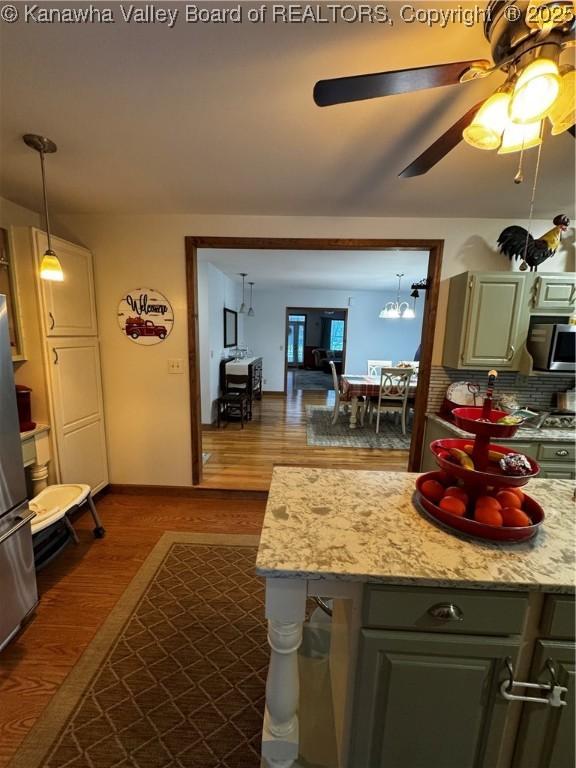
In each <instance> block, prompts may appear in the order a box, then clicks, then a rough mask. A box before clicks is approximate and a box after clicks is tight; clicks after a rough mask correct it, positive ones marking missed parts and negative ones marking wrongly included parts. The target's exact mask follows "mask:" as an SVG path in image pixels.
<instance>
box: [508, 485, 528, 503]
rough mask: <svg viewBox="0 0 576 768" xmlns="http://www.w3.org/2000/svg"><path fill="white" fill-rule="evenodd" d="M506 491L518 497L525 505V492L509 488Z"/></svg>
mask: <svg viewBox="0 0 576 768" xmlns="http://www.w3.org/2000/svg"><path fill="white" fill-rule="evenodd" d="M506 490H507V491H510V493H513V494H515V495H516V496H518V498H519V499H520V503H521V504H523V503H524V491H523V490H522V489H521V488H507V489H506Z"/></svg>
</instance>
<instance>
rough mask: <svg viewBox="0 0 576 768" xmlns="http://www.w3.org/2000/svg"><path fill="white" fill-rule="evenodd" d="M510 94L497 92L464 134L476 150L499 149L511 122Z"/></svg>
mask: <svg viewBox="0 0 576 768" xmlns="http://www.w3.org/2000/svg"><path fill="white" fill-rule="evenodd" d="M509 109H510V94H509V93H507V92H506V91H497V92H496V93H493V94H492V96H490V98H488V99H486V101H485V102H484V104H482V106H481V107H480V109H479V110H478V112H477V113H476V117H475V118H474V120H473V121H472V122H471V123H470V125H469V126H468V127H467V128H465V129H464V131H463V132H462V137H463V138H464V141H466V142H467V143H468V144H470V145H471V146H472V147H476V149H498V147H499V146H500V141H501V140H502V134H503V132H504V129H505V128H506V125H507V124H508V122H509V117H508V110H509Z"/></svg>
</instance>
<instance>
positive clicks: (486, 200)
mask: <svg viewBox="0 0 576 768" xmlns="http://www.w3.org/2000/svg"><path fill="white" fill-rule="evenodd" d="M17 5H18V6H19V7H20V10H21V15H22V13H23V9H24V7H25V5H24V3H17ZM93 5H94V6H96V7H109V8H114V10H115V14H116V22H115V23H114V24H106V25H104V24H96V23H92V24H57V23H53V24H40V23H32V22H28V23H24V22H23V21H19V22H17V23H14V24H5V23H3V24H0V29H1V32H0V34H1V41H0V43H1V45H0V49H1V53H0V57H1V58H0V70H1V72H0V77H1V89H2V91H1V93H2V109H1V116H0V119H1V125H0V129H1V130H0V141H1V145H0V146H1V150H2V163H1V167H0V193H1V194H3V195H4V196H6V197H8V198H9V199H12V200H14V201H15V202H18V203H21V204H23V205H26V206H29V207H32V208H36V209H37V208H38V205H39V195H40V188H39V168H38V159H37V157H35V156H34V154H33V153H32V151H31V150H30V149H28V148H27V147H25V146H24V145H23V144H22V142H21V138H20V137H21V135H22V134H23V133H26V132H38V133H44V134H45V135H47V136H49V137H50V138H52V139H53V140H54V141H56V143H57V144H58V145H59V151H58V154H57V155H56V156H52V157H49V158H48V163H47V164H48V174H49V190H50V197H51V201H52V207H53V209H54V211H56V212H85V213H93V212H113V213H121V212H139V213H147V212H158V213H161V212H172V213H176V212H185V213H222V214H260V215H266V214H268V215H274V214H279V215H328V216H331V215H339V216H341V215H349V216H362V215H365V216H410V217H411V216H428V217H442V216H445V217H469V216H471V217H474V216H477V217H506V218H512V219H513V218H514V217H521V218H526V217H527V213H528V206H529V199H530V186H531V184H530V179H531V176H532V170H531V168H533V165H534V162H535V158H536V154H535V151H534V150H532V151H531V152H529V153H527V158H526V161H527V165H528V166H529V167H530V170H529V171H528V172H527V173H526V176H527V182H526V183H525V184H523V185H521V186H515V185H514V184H513V183H512V178H513V176H514V173H515V171H516V163H517V159H518V158H517V156H505V157H499V156H497V155H496V154H494V153H487V152H481V151H479V150H475V149H472V148H471V147H468V146H467V145H465V144H464V143H462V144H461V145H460V146H459V147H458V148H457V149H456V150H454V151H453V152H452V153H451V154H450V156H449V157H447V158H445V159H444V160H443V161H442V162H441V164H440V165H438V166H437V167H436V168H435V169H433V170H432V171H431V172H430V173H429V174H428V175H427V176H424V177H418V178H413V179H398V178H397V174H398V173H399V172H400V171H401V170H402V169H403V168H404V167H405V166H406V165H407V164H408V163H410V162H411V161H412V160H413V159H414V158H415V157H416V156H417V155H418V154H420V153H421V152H422V151H423V150H424V149H425V148H426V147H427V146H428V145H429V144H430V143H431V142H432V141H433V140H434V139H436V138H437V137H438V136H439V135H440V134H441V133H442V132H443V131H444V130H446V129H447V128H448V127H449V126H450V125H451V124H452V123H453V122H455V121H456V119H458V118H459V117H461V116H462V115H463V114H464V113H465V112H466V111H467V110H468V108H469V107H470V106H471V105H472V104H474V103H475V102H476V101H478V100H479V99H480V98H482V97H484V96H486V95H488V94H489V93H491V92H492V91H493V90H494V89H495V88H496V87H497V86H498V85H499V84H500V82H501V80H502V76H501V75H500V74H496V75H494V76H492V77H491V78H488V79H486V80H484V81H479V82H475V83H470V84H467V85H462V86H450V87H448V88H443V89H435V90H430V91H420V92H418V93H415V94H404V95H398V96H393V97H389V98H387V99H375V100H371V101H366V102H358V103H355V104H348V105H341V106H336V107H329V108H325V109H319V108H318V107H316V106H315V105H314V103H313V100H312V88H313V85H314V82H315V81H316V80H318V79H320V78H329V77H336V76H341V75H350V74H358V73H365V72H374V71H382V70H386V69H399V68H402V67H409V66H424V65H427V64H433V63H440V62H445V61H458V60H465V59H469V58H474V57H489V47H488V44H487V42H486V41H485V40H484V37H483V33H482V28H481V24H478V25H476V26H474V27H465V26H463V25H462V24H448V25H447V26H445V27H444V28H443V27H442V26H441V25H436V26H433V27H431V28H429V27H426V26H424V25H419V24H408V23H403V22H401V21H400V20H399V19H398V12H399V8H400V7H401V4H400V3H389V4H388V5H389V8H390V11H391V14H392V16H393V18H394V19H395V23H394V25H393V26H389V25H386V24H384V25H382V24H368V23H362V24H361V23H354V24H348V23H344V22H339V23H336V24H334V23H321V24H320V23H316V24H313V23H306V24H299V23H292V24H288V23H276V24H273V23H271V22H268V23H265V24H257V23H254V24H250V23H247V22H245V23H242V24H231V23H228V24H191V23H186V22H185V21H184V18H183V15H184V3H177V2H174V3H161V4H157V7H158V6H161V5H165V6H168V7H171V8H174V7H178V8H179V9H180V12H181V16H180V18H179V19H178V21H177V22H176V25H175V26H174V28H172V29H169V28H167V27H166V26H162V25H160V24H135V23H131V24H128V23H124V22H123V21H122V20H121V16H120V5H119V4H118V3H114V2H108V3H96V4H93ZM125 5H127V4H125ZM138 5H142V4H140V3H139V4H138ZM209 5H211V6H212V7H218V6H220V7H221V4H219V3H211V4H209ZM228 5H230V4H228ZM250 5H257V6H260V5H261V3H260V2H258V3H242V7H243V9H244V11H247V8H248V7H249V6H250ZM318 5H319V6H321V5H323V4H321V3H319V4H318ZM415 5H426V4H422V3H415ZM427 5H428V6H430V4H429V3H428V4H427ZM462 5H465V3H462ZM470 5H471V7H473V6H474V5H476V3H474V4H470ZM39 6H41V7H47V8H49V7H52V8H54V7H58V6H65V7H73V6H84V7H87V6H88V4H87V3H72V2H67V3H39ZM441 6H444V7H447V6H454V3H452V4H450V3H436V4H434V7H441ZM575 144H576V142H574V140H573V139H572V137H571V136H570V135H569V134H563V135H561V136H558V137H555V138H553V139H551V140H550V141H548V142H546V144H545V146H544V149H543V154H542V171H541V181H540V186H539V190H538V194H537V199H536V208H535V215H536V216H538V217H541V218H551V217H552V216H553V215H555V214H556V213H558V212H561V211H566V212H568V214H570V211H571V210H572V208H573V207H574V184H573V168H574V157H575V154H574V152H575Z"/></svg>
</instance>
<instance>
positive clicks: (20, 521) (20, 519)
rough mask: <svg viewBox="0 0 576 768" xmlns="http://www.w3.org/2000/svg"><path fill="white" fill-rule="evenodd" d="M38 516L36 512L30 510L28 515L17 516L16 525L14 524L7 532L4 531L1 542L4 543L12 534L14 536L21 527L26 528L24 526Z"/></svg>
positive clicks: (0, 537) (0, 538)
mask: <svg viewBox="0 0 576 768" xmlns="http://www.w3.org/2000/svg"><path fill="white" fill-rule="evenodd" d="M35 517H36V512H30V514H29V515H26V517H20V516H18V517H16V518H15V519H16V521H17V522H16V525H14V526H12V528H10V529H9V530H8V531H6V533H3V534H2V536H0V544H3V543H4V542H5V541H6V539H9V538H10V537H11V536H13V535H14V534H15V533H16V532H17V531H19V530H20V528H24V526H25V525H26V524H27V523H29V522H30V521H31V520H33V519H34V518H35Z"/></svg>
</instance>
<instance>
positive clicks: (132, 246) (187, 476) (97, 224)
mask: <svg viewBox="0 0 576 768" xmlns="http://www.w3.org/2000/svg"><path fill="white" fill-rule="evenodd" d="M513 192H515V189H512V187H511V193H513ZM470 210H474V201H473V200H471V201H470ZM56 223H57V224H58V225H59V226H58V229H59V232H60V233H63V236H64V237H66V236H68V237H69V238H70V239H73V240H76V241H79V242H81V243H83V244H84V245H85V246H87V247H88V248H90V249H91V250H92V251H93V252H94V255H95V270H96V293H97V304H98V320H99V326H100V338H101V342H102V348H101V349H102V371H103V380H104V400H105V410H106V424H107V432H108V446H109V458H110V476H111V481H112V482H113V483H136V484H163V485H189V484H190V483H191V472H192V471H191V466H192V458H191V447H190V405H189V385H188V377H187V375H184V376H173V375H169V374H168V371H167V358H171V357H180V358H183V359H184V360H186V358H187V356H188V338H187V318H186V274H185V260H184V237H185V235H218V236H238V237H239V236H245V237H332V238H361V237H368V238H369V237H372V238H439V239H443V240H444V241H445V245H444V261H443V269H442V277H443V283H442V286H441V296H440V305H439V312H438V322H437V326H436V334H435V346H434V359H435V362H436V363H439V362H440V361H441V357H442V342H443V338H444V321H445V313H446V298H447V288H448V284H447V282H446V280H447V278H449V277H450V276H451V275H455V274H457V273H459V272H462V271H464V270H466V269H474V270H503V271H507V270H509V269H510V264H509V262H508V259H506V258H505V257H503V256H501V255H500V254H498V253H497V252H496V250H495V243H496V239H497V237H498V235H499V233H500V232H501V231H502V229H503V228H504V227H505V226H508V225H509V224H510V223H511V222H510V221H509V220H508V219H425V218H418V219H399V218H393V219H392V218H390V219H385V218H381V219H379V218H364V219H361V218H355V219H354V218H332V219H331V218H312V217H309V218H305V217H266V216H263V217H258V216H207V215H187V214H175V215H139V216H134V215H125V216H124V215H123V216H112V215H73V216H72V215H70V216H65V217H60V220H59V222H55V224H56ZM515 223H518V224H522V225H524V226H525V225H526V222H525V221H524V222H521V221H520V222H515ZM549 227H550V222H549V221H536V222H534V225H533V230H532V231H533V232H535V233H537V234H538V233H542V232H545V231H546V229H547V228H549ZM572 243H573V241H572ZM573 269H574V253H573V248H572V246H569V247H568V246H567V245H566V244H564V246H563V249H562V251H561V252H560V253H559V254H558V255H557V256H555V257H554V258H553V259H551V260H549V261H548V262H546V271H563V270H573ZM238 271H241V270H240V265H239V269H238ZM142 284H147V285H151V286H153V287H156V288H157V289H158V290H160V291H162V293H163V294H164V295H165V296H167V297H168V298H169V299H170V301H171V303H172V306H173V308H174V312H175V324H174V329H173V331H172V333H171V334H170V336H169V337H168V339H167V340H166V341H165V342H164V343H163V344H157V345H154V346H151V347H143V346H140V345H138V344H131V343H130V342H129V340H127V339H126V338H125V337H123V336H122V334H121V333H120V332H119V330H118V324H117V322H116V311H117V304H118V299H119V297H120V296H122V294H123V293H124V292H125V291H126V290H127V289H130V288H133V287H135V286H138V285H142Z"/></svg>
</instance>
